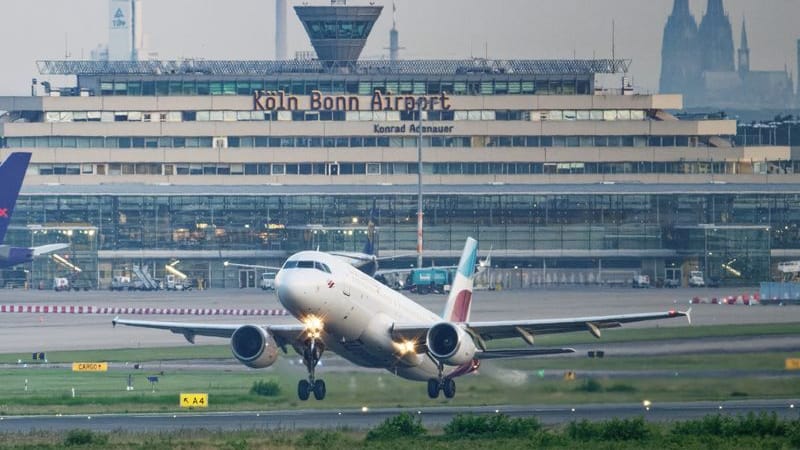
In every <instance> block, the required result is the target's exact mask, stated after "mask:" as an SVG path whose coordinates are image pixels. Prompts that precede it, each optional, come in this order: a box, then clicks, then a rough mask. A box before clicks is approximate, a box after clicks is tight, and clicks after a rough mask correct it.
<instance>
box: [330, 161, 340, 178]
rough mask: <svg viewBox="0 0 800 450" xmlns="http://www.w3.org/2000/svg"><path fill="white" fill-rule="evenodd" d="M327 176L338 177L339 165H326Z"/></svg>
mask: <svg viewBox="0 0 800 450" xmlns="http://www.w3.org/2000/svg"><path fill="white" fill-rule="evenodd" d="M328 175H332V176H335V175H339V163H330V164H328Z"/></svg>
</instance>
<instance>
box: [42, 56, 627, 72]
mask: <svg viewBox="0 0 800 450" xmlns="http://www.w3.org/2000/svg"><path fill="white" fill-rule="evenodd" d="M630 64H631V61H630V60H629V59H505V60H500V59H481V58H477V59H451V60H450V59H431V60H421V59H418V60H400V61H387V60H362V61H356V62H352V61H336V62H330V63H325V64H323V63H322V62H320V61H318V60H286V61H212V60H194V59H187V60H173V61H79V60H67V61H65V60H62V61H57V60H46V61H38V62H37V66H38V68H39V73H41V74H42V75H161V76H169V75H227V76H237V75H276V74H283V73H287V74H296V73H332V74H341V73H345V74H364V75H381V74H384V75H406V74H408V75H449V74H465V75H471V74H476V75H480V74H489V75H492V74H495V75H496V74H510V75H513V74H523V75H525V74H533V75H567V74H574V75H588V74H596V73H626V72H627V71H628V68H629V67H630Z"/></svg>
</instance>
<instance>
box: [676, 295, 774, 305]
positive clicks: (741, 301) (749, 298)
mask: <svg viewBox="0 0 800 450" xmlns="http://www.w3.org/2000/svg"><path fill="white" fill-rule="evenodd" d="M689 303H690V304H694V305H697V304H711V305H745V306H749V305H758V304H761V298H760V296H759V294H753V295H751V294H742V295H728V296H725V297H719V298H717V297H711V298H708V297H693V298H692V299H691V300H689Z"/></svg>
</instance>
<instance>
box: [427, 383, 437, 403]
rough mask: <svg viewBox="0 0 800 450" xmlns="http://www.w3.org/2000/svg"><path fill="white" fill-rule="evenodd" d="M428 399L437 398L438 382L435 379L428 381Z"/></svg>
mask: <svg viewBox="0 0 800 450" xmlns="http://www.w3.org/2000/svg"><path fill="white" fill-rule="evenodd" d="M428 397H430V398H432V399H436V398H439V380H437V379H436V378H431V379H430V380H428Z"/></svg>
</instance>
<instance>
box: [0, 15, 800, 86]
mask: <svg viewBox="0 0 800 450" xmlns="http://www.w3.org/2000/svg"><path fill="white" fill-rule="evenodd" d="M672 2H673V1H672V0H397V9H398V12H397V20H398V28H399V29H400V41H401V45H402V46H403V47H405V50H403V51H402V52H401V57H403V58H463V57H469V56H471V55H472V56H483V55H484V53H485V46H486V48H488V55H489V57H490V58H523V59H528V58H571V57H573V55H574V56H577V57H578V58H591V57H592V56H593V55H596V56H597V57H608V56H610V54H611V22H612V19H613V20H614V21H615V22H616V53H617V56H619V57H625V58H631V59H633V65H632V66H631V74H632V76H633V79H634V83H635V85H636V86H637V87H638V88H639V89H641V90H644V91H655V90H656V89H657V88H658V75H659V70H660V64H661V63H660V59H661V57H660V54H661V37H662V33H663V28H664V23H665V21H666V18H667V16H668V15H669V13H670V11H671V9H672ZM289 3H290V5H295V4H299V3H301V2H300V1H293V0H290V2H289ZM307 3H309V4H326V3H327V2H326V1H324V0H311V1H309V2H307ZM366 3H367V1H366V0H351V1H350V4H353V5H358V4H366ZM375 3H377V4H382V5H384V6H385V8H384V13H383V16H382V17H381V19H380V20H379V22H378V23H377V24H376V26H375V29H374V30H373V32H372V35H371V37H370V39H369V41H368V43H367V47H366V49H365V50H364V53H363V55H362V57H366V58H381V57H383V56H385V55H387V51H386V50H384V48H385V47H386V46H387V45H388V40H389V38H388V30H389V29H390V28H391V21H392V17H391V1H387V0H380V1H376V2H375ZM690 3H691V5H692V9H693V11H694V13H695V16H696V18H697V20H698V21H699V20H700V17H701V14H702V13H703V11H704V10H705V5H706V0H690ZM724 3H725V7H726V9H727V11H728V14H729V16H730V17H731V21H732V23H733V32H734V43H735V46H736V47H738V45H739V33H740V30H741V23H742V17H746V18H747V27H748V39H749V42H750V47H751V57H750V59H751V67H752V68H753V69H754V70H759V69H760V70H768V69H769V70H773V69H776V70H782V69H783V67H784V65H786V66H788V67H789V70H790V71H791V72H792V73H794V72H796V68H797V62H796V45H797V44H796V42H797V39H798V38H800V25H798V19H799V18H800V0H725V1H724ZM143 9H144V21H145V24H144V30H145V33H146V34H147V37H148V47H149V48H150V49H152V50H154V51H157V52H158V53H159V57H160V58H161V59H175V58H192V57H194V58H205V59H271V58H273V57H274V51H275V44H274V23H275V17H274V9H275V7H274V2H273V1H271V0H144V8H143ZM107 15H108V1H107V0H0V61H2V62H0V95H25V94H26V92H28V91H29V89H30V87H29V86H30V79H31V78H32V77H37V76H38V73H37V71H36V66H35V61H36V60H39V59H64V56H65V53H68V54H69V55H70V56H69V57H70V58H71V59H81V58H85V59H88V58H89V52H90V51H91V50H92V49H93V48H95V47H96V46H97V44H99V43H105V42H106V41H107V38H108V28H107V26H108V25H107V20H106V17H107ZM287 22H288V25H289V51H290V54H291V55H293V54H294V52H295V51H298V50H309V49H310V48H311V44H310V42H309V41H308V39H307V38H306V36H305V33H304V32H303V30H302V26H301V25H300V22H299V20H297V17H296V15H295V14H294V11H293V10H291V9H290V10H289V12H288V20H287Z"/></svg>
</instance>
